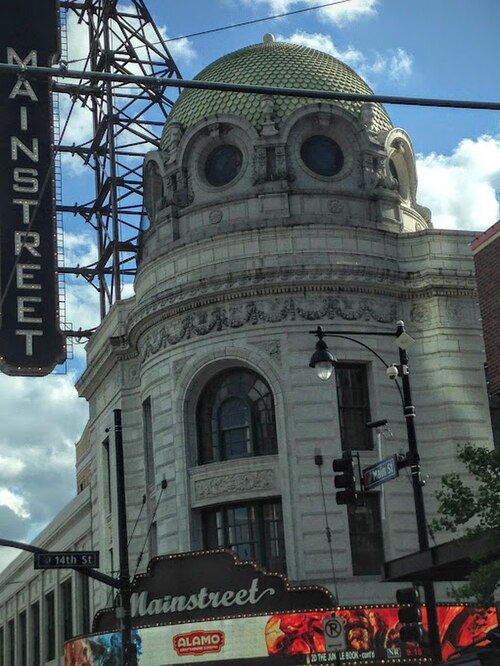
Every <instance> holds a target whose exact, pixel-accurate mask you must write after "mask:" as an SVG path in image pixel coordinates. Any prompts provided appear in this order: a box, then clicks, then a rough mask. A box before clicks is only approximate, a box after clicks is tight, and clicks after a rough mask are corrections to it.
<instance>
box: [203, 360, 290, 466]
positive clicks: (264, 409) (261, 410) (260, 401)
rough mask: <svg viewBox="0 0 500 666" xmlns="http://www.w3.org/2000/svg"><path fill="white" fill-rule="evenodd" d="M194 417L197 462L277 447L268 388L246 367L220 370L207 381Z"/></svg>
mask: <svg viewBox="0 0 500 666" xmlns="http://www.w3.org/2000/svg"><path fill="white" fill-rule="evenodd" d="M196 421H197V439H198V459H199V462H200V464H203V463H208V462H214V461H217V460H231V459H234V458H244V457H246V456H258V455H266V454H270V453H276V452H277V450H278V447H277V441H276V424H275V416H274V400H273V395H272V393H271V389H270V387H269V385H268V383H267V382H266V381H265V380H264V379H263V378H262V377H261V376H260V375H258V374H257V373H256V372H253V371H252V370H249V369H248V368H230V369H228V370H223V371H222V372H220V373H219V374H217V375H215V376H214V377H212V379H210V380H209V381H208V383H207V384H206V386H205V387H204V389H203V391H202V393H201V395H200V398H199V400H198V405H197V410H196Z"/></svg>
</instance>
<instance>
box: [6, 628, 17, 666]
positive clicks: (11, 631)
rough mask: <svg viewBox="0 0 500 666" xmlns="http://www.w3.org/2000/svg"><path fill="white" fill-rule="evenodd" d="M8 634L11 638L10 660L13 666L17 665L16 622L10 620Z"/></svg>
mask: <svg viewBox="0 0 500 666" xmlns="http://www.w3.org/2000/svg"><path fill="white" fill-rule="evenodd" d="M7 633H8V638H9V660H10V663H11V664H12V666H13V665H14V664H15V663H16V623H15V621H14V620H9V623H8V624H7Z"/></svg>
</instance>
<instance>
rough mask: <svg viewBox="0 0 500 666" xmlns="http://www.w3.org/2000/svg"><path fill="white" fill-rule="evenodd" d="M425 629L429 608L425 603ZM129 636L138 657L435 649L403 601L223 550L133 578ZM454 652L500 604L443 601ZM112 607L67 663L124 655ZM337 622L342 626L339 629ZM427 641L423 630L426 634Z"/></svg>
mask: <svg viewBox="0 0 500 666" xmlns="http://www.w3.org/2000/svg"><path fill="white" fill-rule="evenodd" d="M423 611H424V612H423V624H424V630H425V629H426V626H427V623H426V619H427V618H426V614H425V608H424V609H423ZM131 613H132V624H133V627H134V629H133V632H132V639H133V641H134V642H135V644H136V647H137V663H138V666H168V665H172V666H173V665H175V666H195V665H196V664H200V665H203V666H292V665H297V666H299V665H303V666H309V665H311V664H327V665H331V666H333V665H336V666H338V665H339V664H342V665H344V666H347V665H348V664H357V665H358V666H359V665H360V664H366V665H367V666H368V665H370V666H371V665H373V666H375V665H377V666H379V665H382V664H384V665H387V664H391V663H392V664H395V665H396V664H407V665H408V666H410V665H411V666H415V665H416V664H429V663H430V661H431V659H430V656H431V655H430V651H429V649H428V648H427V647H422V646H421V645H419V644H417V643H410V642H403V641H401V640H400V638H399V624H398V607H397V606H396V605H395V604H391V605H379V606H375V605H362V606H361V605H360V606H345V607H344V606H340V607H337V606H334V604H333V598H332V596H331V594H330V592H329V591H328V590H327V589H326V588H322V587H318V586H303V587H292V586H290V585H289V584H288V581H287V580H286V578H284V577H283V576H281V575H277V574H268V573H265V572H263V571H261V570H260V569H258V568H257V567H256V566H255V565H254V564H252V563H249V562H240V561H239V560H237V559H236V558H235V557H234V556H233V555H231V554H230V553H228V552H223V551H209V552H200V553H182V554H180V555H170V556H165V557H158V558H155V559H154V560H152V561H151V563H150V565H149V567H148V571H147V572H146V573H145V574H142V575H140V576H138V577H136V578H135V579H134V582H133V587H132V599H131ZM438 621H439V630H440V636H441V644H442V648H443V657H444V658H445V659H447V658H448V657H449V656H451V655H452V654H453V653H454V652H455V651H456V650H457V649H459V648H460V647H464V646H466V645H470V644H471V643H472V642H476V641H481V640H484V639H485V638H486V635H487V633H488V631H490V630H491V629H493V628H495V627H496V626H497V616H496V611H495V609H494V608H490V609H483V610H478V609H477V608H474V607H472V606H464V605H452V604H448V605H441V606H439V607H438ZM116 622H117V620H116V613H115V609H105V610H103V611H99V612H98V613H97V614H96V616H95V619H94V626H93V630H94V633H93V634H91V635H88V636H81V637H79V638H75V639H73V640H71V641H69V642H67V643H66V645H65V652H64V656H65V666H94V665H95V666H97V665H100V664H105V663H109V664H111V663H113V664H115V663H116V664H119V663H120V654H121V653H120V650H121V634H120V632H119V631H118V627H117V626H116ZM331 626H335V627H339V626H340V627H341V628H342V631H341V635H339V634H338V633H337V634H332V633H331V632H330V630H329V628H330V627H331ZM424 642H425V639H424Z"/></svg>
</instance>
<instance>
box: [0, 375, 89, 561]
mask: <svg viewBox="0 0 500 666" xmlns="http://www.w3.org/2000/svg"><path fill="white" fill-rule="evenodd" d="M74 382H75V376H74V374H68V375H49V376H48V377H41V378H34V377H8V376H6V375H0V419H1V422H2V429H1V432H0V534H1V535H2V537H4V538H6V539H12V540H17V541H30V540H31V539H33V537H34V536H35V535H36V534H37V533H38V532H39V531H40V530H41V529H43V527H44V526H45V525H46V524H47V523H48V522H49V520H51V519H52V517H53V516H54V515H55V514H56V513H58V512H59V511H60V510H61V509H62V508H63V507H64V506H65V505H66V504H67V502H68V501H69V500H70V499H71V498H72V497H73V496H74V494H75V470H74V465H75V455H74V443H75V442H76V441H77V440H78V438H79V437H80V435H81V432H82V431H83V427H84V425H85V422H86V420H87V414H88V409H87V404H86V402H85V401H84V400H83V399H81V398H78V395H77V393H76V389H75V387H74ZM17 554H18V553H17V551H15V550H12V549H4V548H1V549H0V567H1V566H4V565H5V564H7V562H8V561H10V560H11V559H13V558H14V557H15V556H16V555H17Z"/></svg>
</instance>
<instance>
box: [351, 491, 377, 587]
mask: <svg viewBox="0 0 500 666" xmlns="http://www.w3.org/2000/svg"><path fill="white" fill-rule="evenodd" d="M347 518H348V522H349V541H350V544H351V562H352V573H353V576H375V575H376V576H379V575H380V573H381V570H382V566H383V564H384V539H383V534H382V515H381V509H380V493H376V492H368V493H365V494H364V505H363V506H353V505H349V506H348V507H347Z"/></svg>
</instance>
